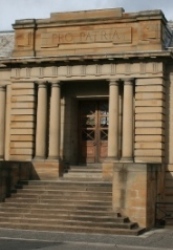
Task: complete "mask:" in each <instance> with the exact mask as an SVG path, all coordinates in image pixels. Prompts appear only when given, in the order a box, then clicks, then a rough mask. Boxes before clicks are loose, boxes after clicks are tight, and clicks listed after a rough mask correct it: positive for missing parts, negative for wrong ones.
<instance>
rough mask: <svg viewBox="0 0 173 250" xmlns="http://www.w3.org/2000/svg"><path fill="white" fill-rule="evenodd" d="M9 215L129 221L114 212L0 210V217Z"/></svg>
mask: <svg viewBox="0 0 173 250" xmlns="http://www.w3.org/2000/svg"><path fill="white" fill-rule="evenodd" d="M11 217H16V218H33V219H34V218H35V219H38V218H39V219H42V218H46V219H55V220H56V219H60V218H61V219H78V220H82V221H92V222H113V223H125V222H129V219H128V217H120V216H116V215H114V214H110V215H102V216H101V215H97V216H96V215H95V214H90V215H88V214H82V215H81V214H77V213H69V212H68V213H66V214H65V213H63V212H62V213H61V214H53V213H52V214H51V213H49V214H46V213H40V212H31V211H28V212H27V211H23V212H22V211H18V212H17V211H16V212H8V211H4V212H3V211H0V218H7V221H8V220H10V218H11Z"/></svg>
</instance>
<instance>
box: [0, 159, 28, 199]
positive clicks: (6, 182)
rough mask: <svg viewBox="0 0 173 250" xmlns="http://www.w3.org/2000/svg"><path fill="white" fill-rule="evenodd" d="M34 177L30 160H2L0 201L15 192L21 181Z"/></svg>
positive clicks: (0, 165) (0, 164)
mask: <svg viewBox="0 0 173 250" xmlns="http://www.w3.org/2000/svg"><path fill="white" fill-rule="evenodd" d="M31 178H32V165H31V163H29V162H23V163H22V162H21V163H19V162H8V161H1V162H0V201H4V200H5V198H6V197H9V196H10V195H11V193H12V192H15V190H16V189H17V187H18V185H19V183H21V182H22V181H24V180H29V179H31Z"/></svg>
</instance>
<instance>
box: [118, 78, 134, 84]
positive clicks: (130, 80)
mask: <svg viewBox="0 0 173 250" xmlns="http://www.w3.org/2000/svg"><path fill="white" fill-rule="evenodd" d="M121 80H122V81H123V82H124V84H125V85H132V84H133V83H134V78H124V79H121Z"/></svg>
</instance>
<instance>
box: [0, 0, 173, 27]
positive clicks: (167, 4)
mask: <svg viewBox="0 0 173 250" xmlns="http://www.w3.org/2000/svg"><path fill="white" fill-rule="evenodd" d="M116 7H123V8H124V9H125V11H126V12H131V11H132V12H133V11H140V10H149V9H161V10H162V11H163V12H164V14H165V16H166V18H167V19H168V20H173V0H0V31H2V30H11V29H12V26H11V24H13V23H14V22H15V20H17V19H26V18H48V17H49V15H50V13H52V12H62V11H71V10H87V9H101V8H116Z"/></svg>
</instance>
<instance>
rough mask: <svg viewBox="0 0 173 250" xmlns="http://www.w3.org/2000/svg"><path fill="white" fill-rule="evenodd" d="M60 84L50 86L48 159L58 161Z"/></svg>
mask: <svg viewBox="0 0 173 250" xmlns="http://www.w3.org/2000/svg"><path fill="white" fill-rule="evenodd" d="M60 91H61V89H60V84H59V82H55V83H52V85H51V100H50V125H49V154H48V157H49V158H50V159H59V154H60Z"/></svg>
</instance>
